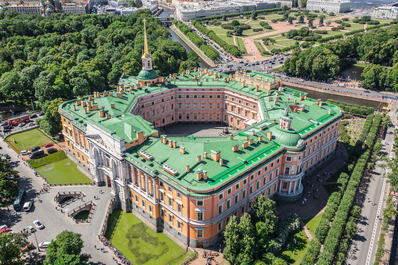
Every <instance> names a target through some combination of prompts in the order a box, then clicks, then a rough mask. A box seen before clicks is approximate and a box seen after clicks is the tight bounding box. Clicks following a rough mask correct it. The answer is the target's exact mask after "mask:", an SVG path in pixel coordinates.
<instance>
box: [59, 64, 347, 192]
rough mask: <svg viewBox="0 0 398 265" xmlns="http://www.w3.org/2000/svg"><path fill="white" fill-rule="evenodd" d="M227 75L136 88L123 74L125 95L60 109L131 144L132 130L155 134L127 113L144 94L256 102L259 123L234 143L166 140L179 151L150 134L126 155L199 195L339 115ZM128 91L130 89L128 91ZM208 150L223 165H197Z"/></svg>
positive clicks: (191, 76) (195, 75)
mask: <svg viewBox="0 0 398 265" xmlns="http://www.w3.org/2000/svg"><path fill="white" fill-rule="evenodd" d="M147 74H148V72H147V71H146V72H145V73H143V75H144V76H147ZM155 74H156V73H155ZM250 76H251V77H255V78H256V79H261V80H268V81H270V82H274V81H277V80H278V79H277V78H275V77H273V76H270V75H266V74H261V73H250ZM228 77H229V75H226V74H222V73H207V74H203V73H201V74H200V73H199V72H191V73H188V74H187V73H184V74H179V75H177V76H170V77H168V78H166V81H165V83H164V84H158V85H157V86H144V87H142V88H137V87H136V86H137V84H138V80H139V79H140V78H141V77H140V76H122V77H121V79H120V82H119V83H120V86H121V87H124V88H125V90H126V91H122V92H116V91H110V92H109V95H108V96H103V95H101V97H95V98H92V99H90V100H89V98H88V97H85V98H81V99H75V100H71V101H67V102H65V103H63V104H62V105H61V106H60V108H59V111H60V113H61V114H62V115H64V116H65V117H67V118H68V119H69V120H70V121H71V122H72V123H73V124H74V125H75V126H76V127H78V128H80V129H82V130H85V129H86V126H87V124H93V125H95V126H98V127H100V128H101V129H103V130H105V131H107V132H109V133H110V134H111V135H112V136H113V137H115V138H118V139H122V140H124V141H125V142H131V141H134V140H135V138H136V132H137V131H142V132H144V135H146V136H150V135H153V134H154V133H156V132H157V131H156V129H155V128H154V126H153V125H152V124H151V123H149V122H147V121H145V120H144V119H143V118H142V117H140V116H137V115H133V114H131V112H132V109H133V107H134V106H135V104H136V102H137V100H138V99H139V98H140V97H143V96H145V95H150V94H153V93H158V92H162V91H167V90H169V89H171V88H189V89H196V88H197V89H200V88H202V89H203V88H204V89H216V88H223V89H227V90H230V91H234V92H237V93H240V94H244V95H247V96H249V97H252V98H254V99H257V100H258V101H259V106H260V110H259V112H260V113H261V114H262V117H263V120H262V121H260V122H258V123H256V124H254V125H252V126H250V127H247V128H246V129H244V130H241V131H239V132H238V133H237V134H235V137H234V139H233V140H230V139H229V137H204V138H201V137H193V136H188V137H169V138H168V139H169V140H174V141H176V142H177V145H178V148H170V147H169V146H168V145H165V144H162V143H161V141H160V138H157V137H152V136H151V137H148V139H147V141H146V142H144V143H143V144H141V145H140V146H136V147H133V148H130V149H128V150H127V151H126V153H125V154H126V159H127V160H128V161H130V162H132V163H134V164H137V165H139V166H140V167H141V168H143V170H148V171H151V172H152V173H154V172H155V170H156V171H157V172H158V173H160V174H158V176H159V177H160V178H166V179H168V180H169V181H172V182H176V183H178V184H180V185H181V186H182V187H184V188H185V189H183V190H181V191H182V192H199V193H200V192H201V191H203V192H205V191H206V190H207V191H208V190H210V189H211V190H214V191H215V190H217V189H218V188H219V187H221V186H222V184H223V183H225V182H227V181H230V180H231V179H232V178H234V177H235V176H238V175H240V174H241V173H242V172H244V171H246V170H248V169H251V168H253V167H255V166H256V165H257V164H260V163H263V162H264V161H266V160H267V159H270V158H272V157H275V156H276V155H278V153H279V152H281V151H282V150H283V149H284V147H287V148H289V149H300V148H302V147H301V143H302V141H303V139H305V138H306V137H308V136H309V135H311V134H313V133H315V132H316V131H318V130H319V129H320V128H321V127H322V126H324V125H325V124H326V123H329V122H331V121H333V120H337V118H339V117H340V116H341V115H342V114H341V111H340V108H338V107H336V106H334V105H331V104H328V103H326V102H323V103H322V106H319V105H318V104H316V101H315V100H313V99H310V98H306V99H303V98H301V97H300V95H302V94H304V95H305V94H306V93H303V92H300V91H297V90H294V89H291V88H282V89H279V90H270V91H266V90H259V91H256V89H255V87H254V86H252V85H248V84H246V85H245V86H243V85H242V83H241V82H237V81H234V80H230V81H228V80H227V78H228ZM131 87H134V88H133V89H131ZM78 100H80V101H82V102H83V101H84V102H86V103H88V102H91V104H92V106H97V107H96V108H97V109H96V110H91V111H89V112H88V113H85V112H84V110H83V108H82V107H81V106H77V105H76V104H75V103H76V101H78ZM294 106H296V107H300V108H301V109H302V110H301V111H298V112H295V111H293V110H292V107H294ZM101 110H103V111H104V112H105V113H106V114H109V115H110V118H109V117H108V118H107V117H100V115H99V111H101ZM281 117H288V118H289V119H290V122H291V126H290V130H283V129H281V128H280V127H279V119H280V118H281ZM267 132H272V135H273V138H272V140H271V141H268V140H267V138H266V135H267ZM254 135H255V136H254ZM247 136H248V137H249V138H250V139H252V140H253V144H252V145H250V146H248V147H247V148H243V147H242V144H243V143H244V142H246V141H247V140H246V137H247ZM258 136H263V141H260V142H259V141H258ZM233 145H239V151H238V152H233V151H232V146H233ZM180 146H183V147H184V148H185V150H186V153H185V154H181V153H180V152H179V147H180ZM139 151H145V152H146V153H148V154H150V155H152V156H153V158H154V159H153V160H151V161H145V160H143V159H142V158H140V157H139V155H138V152H139ZM212 151H213V152H214V151H215V152H220V153H221V158H222V159H223V165H220V163H219V162H216V161H213V160H211V159H203V160H202V162H199V163H198V162H197V157H198V155H203V153H204V152H207V154H208V157H211V152H212ZM165 164H166V165H167V166H169V167H171V168H173V169H174V170H176V171H177V172H178V175H177V176H173V175H171V174H169V173H168V172H166V171H165V170H164V169H163V166H164V165H165ZM186 165H188V166H189V167H190V171H189V172H185V166H186ZM198 170H199V171H203V170H204V171H206V172H207V173H208V180H207V181H198V180H197V179H196V178H197V177H196V173H197V171H198ZM199 193H195V194H199Z"/></svg>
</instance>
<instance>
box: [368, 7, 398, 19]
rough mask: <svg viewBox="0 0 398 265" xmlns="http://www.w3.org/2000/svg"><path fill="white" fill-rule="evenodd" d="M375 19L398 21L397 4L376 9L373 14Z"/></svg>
mask: <svg viewBox="0 0 398 265" xmlns="http://www.w3.org/2000/svg"><path fill="white" fill-rule="evenodd" d="M372 17H373V18H379V19H398V6H397V4H392V5H384V6H379V7H376V8H375V9H374V10H373V12H372Z"/></svg>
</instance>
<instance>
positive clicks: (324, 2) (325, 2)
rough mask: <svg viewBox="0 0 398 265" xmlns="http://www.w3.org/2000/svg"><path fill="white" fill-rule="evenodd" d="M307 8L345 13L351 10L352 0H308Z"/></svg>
mask: <svg viewBox="0 0 398 265" xmlns="http://www.w3.org/2000/svg"><path fill="white" fill-rule="evenodd" d="M307 9H308V10H313V11H321V12H328V13H330V12H333V13H336V14H337V13H345V12H349V11H350V10H351V1H350V0H308V1H307Z"/></svg>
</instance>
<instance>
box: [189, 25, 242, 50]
mask: <svg viewBox="0 0 398 265" xmlns="http://www.w3.org/2000/svg"><path fill="white" fill-rule="evenodd" d="M192 25H194V26H195V28H197V29H198V30H199V31H200V32H202V33H203V34H204V35H207V37H209V38H210V39H212V40H213V41H214V42H216V43H217V44H218V45H220V46H221V47H222V48H223V49H224V50H225V51H226V52H228V53H230V54H232V55H233V56H240V55H241V52H240V50H239V49H238V47H236V46H235V45H231V44H229V43H227V42H225V41H224V40H223V39H221V38H220V37H219V36H218V35H217V34H216V33H215V32H214V31H212V30H209V29H208V28H206V27H205V26H203V25H202V23H200V22H199V21H197V20H193V21H192Z"/></svg>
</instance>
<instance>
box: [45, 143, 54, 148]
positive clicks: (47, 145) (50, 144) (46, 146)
mask: <svg viewBox="0 0 398 265" xmlns="http://www.w3.org/2000/svg"><path fill="white" fill-rule="evenodd" d="M51 146H54V144H53V143H48V144H46V145H45V146H44V147H45V148H49V147H51Z"/></svg>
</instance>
